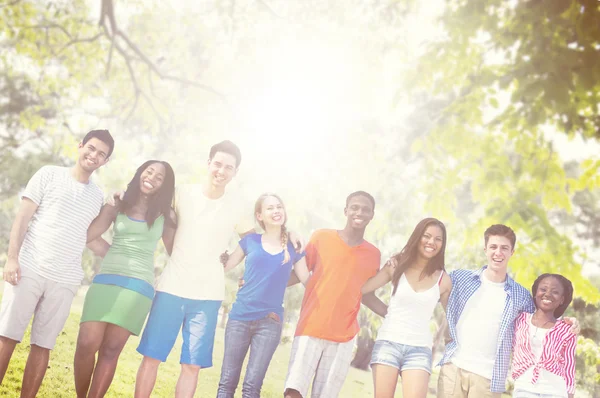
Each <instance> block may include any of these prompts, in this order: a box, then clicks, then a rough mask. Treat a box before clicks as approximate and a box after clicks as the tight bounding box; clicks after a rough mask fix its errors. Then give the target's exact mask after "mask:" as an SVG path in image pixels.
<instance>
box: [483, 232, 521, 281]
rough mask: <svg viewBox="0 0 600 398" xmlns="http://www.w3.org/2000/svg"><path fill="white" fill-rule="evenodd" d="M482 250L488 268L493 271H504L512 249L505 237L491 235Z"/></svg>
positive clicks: (512, 251)
mask: <svg viewBox="0 0 600 398" xmlns="http://www.w3.org/2000/svg"><path fill="white" fill-rule="evenodd" d="M484 252H485V256H486V257H487V263H488V268H489V269H491V270H492V271H495V272H506V268H507V267H508V260H510V258H511V257H512V255H513V253H514V250H513V247H512V245H511V244H510V240H509V239H508V238H507V237H505V236H498V235H492V236H490V238H489V239H488V242H487V245H486V247H485V249H484Z"/></svg>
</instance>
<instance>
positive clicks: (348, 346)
mask: <svg viewBox="0 0 600 398" xmlns="http://www.w3.org/2000/svg"><path fill="white" fill-rule="evenodd" d="M355 339H356V338H354V339H352V340H350V341H348V342H345V343H337V342H334V341H329V340H323V339H318V338H316V337H310V336H296V337H294V343H293V344H292V353H291V357H290V367H289V370H288V374H287V378H286V380H285V389H284V391H285V390H288V389H292V390H296V391H298V392H299V393H300V394H301V395H302V397H304V398H306V397H307V394H308V389H309V387H310V383H311V381H312V392H311V397H312V398H319V397H321V398H336V397H337V396H338V394H339V393H340V391H341V390H342V387H343V386H344V381H345V380H346V375H347V374H348V369H350V363H351V362H352V354H353V352H354V340H355ZM313 376H314V381H313Z"/></svg>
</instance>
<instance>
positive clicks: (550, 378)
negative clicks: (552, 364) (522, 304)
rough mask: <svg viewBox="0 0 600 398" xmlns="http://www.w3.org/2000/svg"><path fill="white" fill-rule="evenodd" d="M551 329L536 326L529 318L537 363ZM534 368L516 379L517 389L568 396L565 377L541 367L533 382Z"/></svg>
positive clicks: (530, 337) (565, 397) (530, 333)
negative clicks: (535, 380)
mask: <svg viewBox="0 0 600 398" xmlns="http://www.w3.org/2000/svg"><path fill="white" fill-rule="evenodd" d="M549 331H550V329H542V328H538V327H536V326H534V325H533V323H531V317H530V318H529V341H530V342H531V351H532V352H533V356H534V357H535V362H536V363H538V362H539V360H540V358H541V356H542V351H543V350H544V339H545V338H546V334H547V333H548V332H549ZM533 369H534V366H531V367H530V368H529V369H527V370H526V371H525V373H523V374H522V375H521V376H520V377H519V378H518V379H516V380H515V390H516V389H521V390H525V391H528V392H531V393H535V394H548V395H552V396H553V397H564V398H567V397H568V392H567V383H566V381H565V379H563V378H562V377H561V376H559V375H555V374H554V373H552V372H548V371H547V370H546V369H544V368H541V369H540V375H539V377H538V379H537V382H536V383H535V384H533V383H532V382H531V381H532V380H533Z"/></svg>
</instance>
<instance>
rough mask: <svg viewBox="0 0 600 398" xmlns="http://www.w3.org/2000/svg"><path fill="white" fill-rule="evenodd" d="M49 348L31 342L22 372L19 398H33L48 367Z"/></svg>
mask: <svg viewBox="0 0 600 398" xmlns="http://www.w3.org/2000/svg"><path fill="white" fill-rule="evenodd" d="M49 360H50V350H49V349H47V348H42V347H40V346H38V345H35V344H32V345H31V349H30V351H29V357H27V364H26V365H25V372H24V373H23V385H22V386H21V398H35V396H36V394H37V393H38V391H39V389H40V386H41V385H42V380H44V376H45V375H46V369H48V361H49Z"/></svg>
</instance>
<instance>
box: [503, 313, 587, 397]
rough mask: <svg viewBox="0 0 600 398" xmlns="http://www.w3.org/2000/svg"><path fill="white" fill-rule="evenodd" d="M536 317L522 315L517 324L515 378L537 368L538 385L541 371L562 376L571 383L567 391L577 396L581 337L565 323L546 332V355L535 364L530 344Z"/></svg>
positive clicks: (514, 353)
mask: <svg viewBox="0 0 600 398" xmlns="http://www.w3.org/2000/svg"><path fill="white" fill-rule="evenodd" d="M531 317H532V314H528V313H526V312H522V313H521V315H519V317H518V318H517V320H516V321H515V338H514V342H513V360H512V377H513V379H517V378H518V377H519V376H521V375H522V374H523V373H525V371H526V370H527V369H529V368H530V367H532V366H534V369H533V380H532V381H531V382H532V383H533V384H535V383H536V382H537V380H538V378H539V375H540V370H541V369H545V370H547V371H548V372H551V373H554V374H555V375H558V376H561V377H562V378H563V379H565V382H566V383H567V392H568V393H569V394H574V393H575V347H576V346H577V335H575V334H573V333H571V332H570V329H571V325H569V324H567V323H565V322H564V321H562V320H559V321H557V322H556V324H555V325H554V327H553V328H552V329H550V330H549V331H548V333H546V337H545V338H544V344H543V351H542V356H541V357H540V359H539V361H538V362H537V363H536V362H535V357H534V355H533V351H532V349H531V342H530V341H529V336H530V335H529V322H530V319H531Z"/></svg>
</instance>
